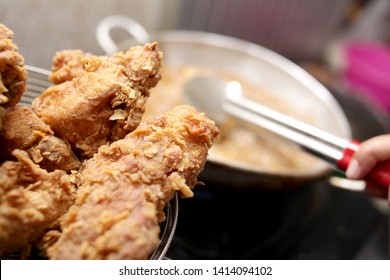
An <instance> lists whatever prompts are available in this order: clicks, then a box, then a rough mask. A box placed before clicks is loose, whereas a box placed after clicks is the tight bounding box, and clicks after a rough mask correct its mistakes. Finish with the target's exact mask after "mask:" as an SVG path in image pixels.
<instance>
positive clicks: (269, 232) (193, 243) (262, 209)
mask: <svg viewBox="0 0 390 280" xmlns="http://www.w3.org/2000/svg"><path fill="white" fill-rule="evenodd" d="M388 226H389V218H388V216H387V215H385V214H384V213H382V212H381V211H379V210H378V209H377V208H376V207H374V205H373V203H372V201H371V200H370V199H369V198H368V197H366V196H365V195H364V194H361V193H353V192H351V191H346V190H341V189H337V188H335V187H332V186H329V185H328V184H327V183H324V182H317V183H315V184H311V185H308V186H306V187H302V188H300V189H296V190H291V191H283V192H270V191H264V190H235V189H229V188H222V187H220V186H217V187H215V186H202V187H198V189H197V190H196V191H195V197H193V198H191V199H181V200H180V204H179V219H178V224H177V228H176V233H175V237H174V239H173V241H172V244H171V246H170V249H169V250H168V252H167V257H168V258H171V259H202V260H207V259H210V260H212V259H221V260H223V259H237V260H238V259H389V256H390V253H389V246H390V244H389V236H390V235H389V228H388Z"/></svg>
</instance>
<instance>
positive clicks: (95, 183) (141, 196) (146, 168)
mask: <svg viewBox="0 0 390 280" xmlns="http://www.w3.org/2000/svg"><path fill="white" fill-rule="evenodd" d="M218 134H219V131H218V129H217V128H216V126H215V124H214V122H213V121H211V120H209V119H207V118H206V117H205V115H204V114H201V113H198V112H196V111H195V109H193V108H192V107H190V106H186V105H182V106H179V107H176V108H174V109H173V110H172V111H170V112H168V113H166V114H164V115H161V116H159V117H157V118H155V119H152V120H149V121H148V122H146V123H142V124H141V125H140V126H139V127H138V128H137V129H136V130H135V131H133V132H132V133H130V134H129V135H127V136H126V137H125V138H124V139H122V140H118V141H116V142H113V143H112V144H110V145H104V146H102V147H101V148H100V149H99V151H98V153H97V154H95V155H94V157H93V158H91V159H90V160H87V161H86V162H85V163H84V166H83V168H82V171H81V173H80V179H81V183H80V185H79V188H80V189H79V192H78V194H77V200H76V203H75V205H74V206H72V207H71V208H70V210H69V212H68V213H67V214H66V215H65V216H64V219H63V221H62V224H61V227H62V230H63V232H62V235H61V237H60V238H59V240H58V241H57V242H56V243H55V244H54V245H53V246H52V247H51V248H50V249H49V254H48V255H49V257H50V258H51V259H145V258H148V256H149V255H150V254H151V253H152V252H153V250H154V249H155V248H156V246H157V244H158V242H159V231H160V228H159V221H162V220H164V218H165V217H164V213H163V208H164V207H165V204H166V202H167V201H168V200H170V199H171V198H172V197H173V195H174V193H175V192H179V193H180V194H181V195H182V196H183V197H191V196H192V195H193V193H192V191H191V188H193V187H194V186H195V185H196V184H197V176H198V174H199V172H201V170H202V169H203V167H204V164H205V162H206V157H207V152H208V149H209V148H210V147H211V145H212V143H213V142H214V139H215V138H216V137H217V135H218Z"/></svg>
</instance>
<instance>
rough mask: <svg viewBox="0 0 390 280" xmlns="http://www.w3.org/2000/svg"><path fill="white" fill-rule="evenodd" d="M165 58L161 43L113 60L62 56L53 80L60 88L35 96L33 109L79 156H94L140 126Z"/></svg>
mask: <svg viewBox="0 0 390 280" xmlns="http://www.w3.org/2000/svg"><path fill="white" fill-rule="evenodd" d="M161 60H162V54H161V52H160V51H159V50H158V48H157V43H152V44H146V45H144V46H138V47H134V48H131V49H130V50H128V51H127V52H121V53H117V54H115V55H113V56H112V57H104V56H103V57H98V56H93V55H90V54H84V53H82V52H81V51H65V52H59V53H58V54H57V56H56V58H54V66H53V74H52V77H51V79H52V81H54V82H55V83H59V84H57V85H54V86H53V87H51V88H49V89H48V90H47V91H45V92H44V93H42V94H41V95H40V96H39V97H38V98H36V99H35V100H34V102H33V104H32V107H33V110H34V112H35V113H36V114H37V115H38V116H39V117H40V118H41V119H42V120H43V121H44V122H45V123H46V124H47V125H49V126H50V127H51V129H52V130H53V131H54V133H55V135H56V136H58V137H60V138H62V139H63V140H65V141H66V142H67V143H69V144H70V145H71V146H72V150H73V151H74V152H75V153H76V154H77V155H80V157H82V158H90V157H91V156H92V155H93V154H94V153H96V151H97V149H98V148H99V147H100V146H101V145H104V144H106V143H107V142H110V141H115V140H118V139H122V138H123V137H125V135H126V134H128V133H129V132H131V131H133V130H134V129H135V128H136V127H137V126H138V125H139V123H140V120H141V117H142V114H143V112H144V110H145V103H146V100H147V97H148V96H149V89H150V88H151V87H154V86H155V85H156V84H157V82H158V81H159V80H160V79H161V75H160V68H161V64H162V61H161Z"/></svg>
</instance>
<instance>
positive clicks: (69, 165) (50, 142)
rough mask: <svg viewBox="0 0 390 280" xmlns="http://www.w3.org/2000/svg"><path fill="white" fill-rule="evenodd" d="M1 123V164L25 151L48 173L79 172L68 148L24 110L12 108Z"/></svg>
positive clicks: (44, 125) (18, 106) (38, 120)
mask: <svg viewBox="0 0 390 280" xmlns="http://www.w3.org/2000/svg"><path fill="white" fill-rule="evenodd" d="M0 119H1V120H2V123H3V126H2V128H0V160H1V161H5V160H11V159H14V158H13V156H12V151H13V150H15V149H20V150H25V151H26V152H27V153H28V154H29V156H30V157H31V158H32V159H33V161H34V163H36V164H39V165H40V166H41V167H42V168H44V169H46V170H48V171H54V170H56V169H62V170H65V171H69V170H74V169H78V168H79V167H80V165H81V162H80V160H79V159H77V158H76V156H75V155H74V154H73V152H72V150H71V148H70V146H69V145H68V144H66V143H65V142H64V141H63V140H62V139H59V138H58V137H56V136H54V135H53V134H54V133H53V131H52V130H51V129H50V127H49V126H48V125H46V124H45V123H44V122H43V121H42V120H41V119H40V118H38V116H37V115H35V114H34V112H33V111H32V110H31V109H30V108H27V107H23V106H21V105H15V106H13V107H10V108H6V109H4V114H3V116H2V117H1V116H0Z"/></svg>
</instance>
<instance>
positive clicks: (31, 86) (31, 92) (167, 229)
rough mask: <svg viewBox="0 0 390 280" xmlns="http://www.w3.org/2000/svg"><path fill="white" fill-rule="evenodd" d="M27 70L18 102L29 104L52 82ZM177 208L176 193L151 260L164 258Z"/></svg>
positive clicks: (30, 68)
mask: <svg viewBox="0 0 390 280" xmlns="http://www.w3.org/2000/svg"><path fill="white" fill-rule="evenodd" d="M26 68H27V72H28V80H27V91H26V92H25V93H24V94H23V95H22V98H21V100H20V104H22V105H24V106H28V107H30V106H31V103H32V101H33V100H34V99H35V98H36V97H37V96H38V95H40V94H41V93H42V92H43V91H45V90H46V89H47V88H48V87H49V86H51V85H52V83H51V82H50V81H49V76H50V74H51V72H50V71H48V70H46V69H42V68H38V67H34V66H29V65H27V66H26ZM178 210H179V200H178V195H177V194H176V195H175V196H174V198H173V199H172V200H171V201H169V202H168V203H167V205H166V207H165V216H166V220H165V221H164V222H163V223H161V234H160V235H161V239H160V243H159V244H158V246H157V248H156V249H155V250H154V252H153V253H152V255H151V256H150V259H151V260H161V259H164V258H165V254H166V252H167V251H168V248H169V246H170V244H171V241H172V238H173V236H174V234H175V230H176V224H177V218H178Z"/></svg>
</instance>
